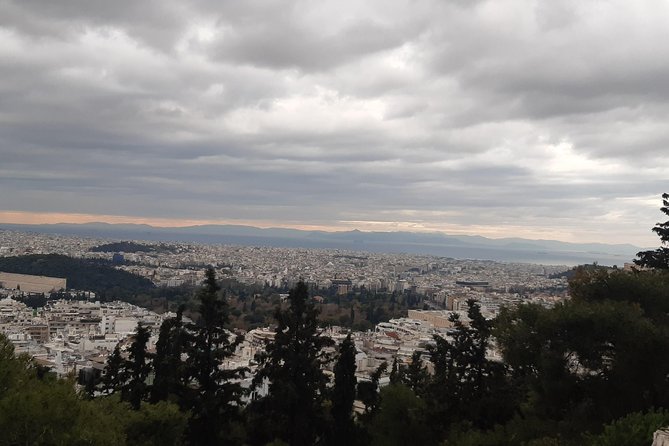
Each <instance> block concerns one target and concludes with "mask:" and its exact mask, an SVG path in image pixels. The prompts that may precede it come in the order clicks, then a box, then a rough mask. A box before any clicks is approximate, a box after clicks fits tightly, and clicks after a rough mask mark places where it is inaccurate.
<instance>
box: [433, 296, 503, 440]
mask: <svg viewBox="0 0 669 446" xmlns="http://www.w3.org/2000/svg"><path fill="white" fill-rule="evenodd" d="M467 303H468V305H469V309H468V312H467V315H468V317H469V319H470V326H469V327H467V326H465V325H464V324H463V323H462V321H460V318H459V315H458V314H457V313H453V314H452V315H451V318H450V320H451V322H452V323H453V326H454V332H453V333H452V335H451V336H452V341H449V340H446V339H444V338H442V337H440V336H435V337H434V341H435V344H434V345H430V346H428V351H429V354H430V361H431V362H432V363H433V364H434V377H433V378H432V380H431V381H430V383H429V386H428V389H427V392H426V394H425V397H426V401H427V404H428V407H429V413H430V415H431V416H432V417H433V423H431V424H432V426H433V427H434V428H435V431H436V432H435V434H436V435H437V436H438V437H439V438H444V437H445V435H446V433H447V432H448V429H449V425H450V424H452V423H458V422H463V421H466V422H469V423H472V424H473V425H474V426H475V427H480V428H488V427H492V426H493V425H494V424H495V423H500V422H503V421H506V420H507V419H508V418H509V417H510V415H511V408H510V407H508V404H509V399H508V398H507V393H508V391H509V389H508V386H507V382H506V372H505V368H504V365H503V364H501V363H498V362H495V361H492V360H489V359H487V358H486V352H487V350H488V346H489V342H490V336H491V330H492V323H491V322H490V321H488V320H486V319H485V318H484V317H483V315H482V314H481V310H480V307H479V305H478V303H476V301H474V300H471V299H470V300H469V301H468V302H467Z"/></svg>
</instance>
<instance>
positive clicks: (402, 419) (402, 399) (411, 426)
mask: <svg viewBox="0 0 669 446" xmlns="http://www.w3.org/2000/svg"><path fill="white" fill-rule="evenodd" d="M380 400H381V401H380V404H379V408H378V411H377V413H376V414H375V416H374V418H373V420H372V422H371V425H370V428H369V431H370V436H371V439H372V446H393V445H397V446H404V445H409V444H417V445H428V444H430V441H429V436H428V432H429V431H428V429H427V425H426V423H425V418H426V417H425V415H426V414H425V402H424V401H422V400H421V399H420V398H418V397H417V396H416V395H415V394H414V393H413V392H412V391H411V389H409V388H408V387H406V386H405V385H403V384H391V385H389V386H387V387H385V388H383V389H382V390H381V394H380Z"/></svg>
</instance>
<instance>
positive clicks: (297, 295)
mask: <svg viewBox="0 0 669 446" xmlns="http://www.w3.org/2000/svg"><path fill="white" fill-rule="evenodd" d="M663 249H664V248H661V249H660V250H658V251H649V252H646V253H640V257H641V261H640V262H638V263H639V265H631V264H629V265H625V267H624V268H617V267H614V268H605V267H599V266H598V265H596V264H594V265H583V266H580V267H577V268H569V267H567V266H547V265H533V264H515V263H500V262H493V261H486V260H474V259H452V258H444V257H433V256H421V255H408V254H378V253H366V252H352V251H341V250H327V249H287V248H285V249H284V248H268V247H249V246H225V245H204V244H194V243H190V244H186V243H173V242H170V243H165V242H150V241H118V240H103V239H93V238H85V237H75V236H60V235H46V234H38V233H27V232H17V231H0V330H1V331H2V333H3V336H2V337H1V338H0V340H2V343H0V344H1V345H0V350H1V351H2V352H1V353H2V358H4V359H3V361H5V362H6V363H7V364H10V365H11V364H14V363H13V362H12V361H14V362H15V361H19V360H20V359H18V358H24V359H23V360H29V363H27V364H30V365H28V369H27V370H28V371H29V370H34V372H17V371H16V370H18V369H16V370H15V369H11V368H10V369H11V370H14V372H11V373H14V374H15V376H18V377H21V376H23V377H24V378H20V379H37V380H38V381H37V382H39V383H41V384H38V386H48V384H47V383H48V382H49V381H48V380H49V379H56V380H57V381H56V382H57V383H58V386H60V387H54V389H60V390H58V391H60V392H65V393H67V392H73V391H74V390H75V389H76V392H77V395H78V396H76V397H75V396H72V395H75V394H74V393H71V394H70V393H67V395H69V397H70V398H75V399H76V404H75V403H72V404H74V406H73V407H77V408H78V409H77V412H76V414H75V415H73V416H74V417H75V418H76V419H77V421H76V423H75V425H76V426H79V424H77V423H80V424H81V429H84V430H83V431H81V432H80V431H77V430H76V429H79V428H72V429H71V430H70V431H67V432H69V433H67V435H72V437H67V436H66V437H63V438H66V439H65V440H62V439H61V443H59V444H67V443H69V442H70V441H69V440H67V438H77V439H78V440H77V441H80V440H81V439H82V438H87V440H85V441H84V442H83V443H81V444H193V445H208V444H240V445H241V444H249V445H282V444H289V445H305V446H306V445H309V444H329V445H336V444H359V445H367V444H372V445H394V444H398V445H399V444H407V443H408V444H428V445H429V444H434V445H451V444H454V445H485V444H490V445H497V444H499V445H506V444H508V445H516V444H519V445H527V446H530V445H535V446H536V445H558V444H570V445H571V444H573V445H575V444H584V443H585V444H591V445H593V446H596V445H608V444H630V445H632V444H637V443H634V442H633V441H632V442H628V443H620V442H619V440H620V438H621V437H620V436H621V435H623V434H621V432H627V431H629V430H630V429H632V430H633V431H634V432H636V434H635V435H636V436H635V437H634V438H641V437H643V438H648V435H651V434H652V432H653V431H655V430H656V429H657V428H659V427H661V426H664V425H666V424H667V423H669V414H668V413H667V412H665V411H664V410H663V409H662V407H664V399H665V398H666V397H668V396H669V386H668V385H667V382H666V381H667V376H669V375H668V374H667V373H665V371H666V372H669V363H667V361H669V359H667V358H668V357H669V355H665V353H669V343H668V342H667V340H666V336H665V332H666V325H665V322H666V321H665V319H666V315H667V313H668V310H669V308H668V307H667V305H668V304H667V303H665V302H666V301H667V299H665V297H666V296H665V294H666V292H667V291H666V290H667V287H666V281H667V276H666V273H664V272H663V271H662V270H663V268H662V267H661V266H662V265H664V263H662V262H665V263H666V261H665V260H666V259H665V258H664V257H663V256H664V255H665V254H666V253H665V252H664V251H663ZM653 262H655V263H653ZM658 265H660V267H659V270H660V271H658ZM16 355H18V356H16ZM26 358H29V359H26ZM630 366H632V368H630ZM11 373H10V375H11ZM21 373H28V375H21ZM30 373H35V375H31V374H30ZM658 373H659V375H658ZM10 375H8V376H10ZM11 376H14V375H11ZM31 376H32V378H30V377H31ZM48 377H53V378H48ZM13 379H19V378H13ZM630 379H633V382H634V384H633V385H631V384H630ZM54 385H55V384H54ZM621 385H623V386H625V387H621ZM10 387H11V386H10ZM35 388H38V387H35ZM65 389H69V390H65ZM42 391H45V390H44V389H43V390H41V391H40V392H42ZM47 394H48V392H47ZM10 395H11V392H10ZM39 398H42V397H37V396H35V401H38V400H39ZM612 398H613V399H612ZM27 401H28V403H26V404H30V401H33V400H31V399H30V398H28V400H27ZM72 401H75V400H72ZM2 404H16V402H15V401H14V402H12V399H11V397H7V396H5V397H4V399H3V397H2V391H1V390H0V405H2ZM97 404H101V405H105V404H107V405H110V404H111V405H112V406H108V407H107V409H105V410H112V409H110V408H112V407H113V410H112V413H115V414H116V415H114V416H115V417H116V418H115V420H116V421H114V422H113V423H112V422H110V421H109V419H105V420H104V423H111V424H108V425H105V426H107V428H105V429H108V432H107V431H105V429H102V431H104V432H106V434H103V435H101V436H100V437H95V438H93V437H91V435H93V434H91V431H90V424H89V423H90V422H91V421H90V420H89V419H88V418H86V417H87V416H90V415H85V414H87V413H89V412H87V410H94V408H95V407H97V406H95V405H97ZM30 410H37V409H34V408H31V409H26V411H30ZM40 410H41V409H40ZM73 410H74V409H73ZM3 413H4V412H3V411H2V410H0V414H3ZM8 413H9V412H8ZM7 416H9V415H7V414H4V415H1V416H0V425H2V426H5V425H8V424H7V423H10V424H11V419H7V420H5V419H3V418H2V417H5V418H6V417H7ZM96 416H101V415H96ZM38 418H39V417H38ZM8 420H9V421H8ZM616 420H617V421H616ZM3 423H4V424H3ZM41 423H42V424H39V426H43V421H42V422H41ZM607 423H610V424H607ZM157 426H163V427H165V426H169V428H165V429H163V430H162V431H161V430H160V429H158V430H156V427H157ZM35 428H36V429H37V424H36V425H35ZM87 429H88V430H87ZM635 429H636V430H635ZM641 431H643V432H642V433H639V432H641ZM646 431H647V432H646ZM64 432H65V431H64ZM662 432H663V431H657V432H656V437H657V438H660V437H658V436H661V435H663V434H662ZM10 434H11V435H10V436H9V437H7V438H8V440H7V442H6V444H16V443H17V442H24V439H25V438H28V440H27V441H26V443H27V444H52V443H48V442H44V443H43V442H41V440H40V439H39V438H40V435H46V433H42V434H38V433H37V432H34V431H33V429H31V428H30V427H24V428H22V429H15V431H11V432H10ZM49 435H52V436H53V435H55V436H58V435H60V434H56V433H55V431H54V432H51V433H50V434H49ZM63 435H65V434H63ZM96 435H97V434H96ZM115 435H116V437H115ZM630 435H632V434H630ZM632 436H634V435H632ZM640 436H641V437H640ZM102 437H104V439H102ZM31 438H32V440H31ZM611 439H613V440H611ZM609 440H611V441H613V442H612V443H611V442H608V443H607V441H609ZM0 444H5V443H2V441H0ZM54 444H55V443H54ZM73 444H74V443H73ZM658 444H660V443H658Z"/></svg>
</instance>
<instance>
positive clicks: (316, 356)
mask: <svg viewBox="0 0 669 446" xmlns="http://www.w3.org/2000/svg"><path fill="white" fill-rule="evenodd" d="M317 315H318V310H317V309H316V308H315V307H314V304H313V302H312V301H311V299H309V293H308V290H307V286H306V285H305V283H304V282H301V281H300V282H299V283H298V284H297V285H296V286H295V288H293V289H292V290H291V291H290V293H289V294H288V307H287V308H285V309H282V308H281V307H279V308H277V310H276V313H275V317H276V320H277V328H276V336H275V338H274V341H273V342H270V343H269V344H268V345H267V348H266V351H265V352H263V353H262V354H260V355H259V356H258V357H257V360H258V362H259V364H260V366H259V369H258V372H257V374H256V376H255V377H254V385H255V386H256V387H259V386H261V385H263V384H267V385H268V393H267V395H266V396H264V397H263V398H261V399H259V400H257V401H255V402H254V403H253V404H252V406H251V407H250V408H249V410H250V416H251V424H252V426H251V431H252V433H253V435H252V438H251V442H252V443H253V444H265V443H267V442H269V441H272V440H274V439H278V440H282V441H284V442H287V443H288V444H290V445H291V446H307V445H313V444H316V443H318V442H319V441H320V439H321V438H323V433H324V432H325V431H326V426H325V415H324V409H323V400H324V397H325V393H326V383H327V378H326V376H325V374H324V373H323V370H322V368H321V366H322V365H323V364H324V363H325V362H328V361H329V357H328V354H327V353H326V352H325V351H324V348H325V347H327V346H330V345H332V340H331V339H330V338H327V337H325V336H323V335H322V334H321V330H320V329H319V328H318V321H317Z"/></svg>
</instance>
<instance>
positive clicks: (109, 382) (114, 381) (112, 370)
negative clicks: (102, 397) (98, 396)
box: [102, 344, 127, 395]
mask: <svg viewBox="0 0 669 446" xmlns="http://www.w3.org/2000/svg"><path fill="white" fill-rule="evenodd" d="M125 364H126V361H125V359H124V358H123V356H122V355H121V347H120V345H119V344H116V347H114V351H113V352H112V354H111V355H109V357H108V358H107V365H106V366H105V374H104V375H103V376H102V392H103V393H105V394H107V395H111V394H112V393H116V392H120V391H121V388H122V387H123V386H124V385H125V382H126V380H127V375H126V367H125Z"/></svg>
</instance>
